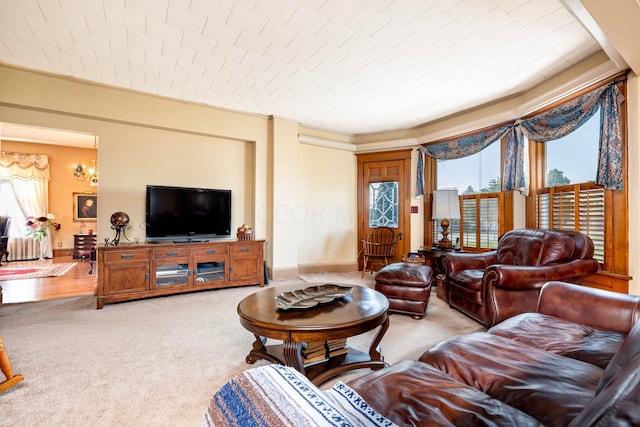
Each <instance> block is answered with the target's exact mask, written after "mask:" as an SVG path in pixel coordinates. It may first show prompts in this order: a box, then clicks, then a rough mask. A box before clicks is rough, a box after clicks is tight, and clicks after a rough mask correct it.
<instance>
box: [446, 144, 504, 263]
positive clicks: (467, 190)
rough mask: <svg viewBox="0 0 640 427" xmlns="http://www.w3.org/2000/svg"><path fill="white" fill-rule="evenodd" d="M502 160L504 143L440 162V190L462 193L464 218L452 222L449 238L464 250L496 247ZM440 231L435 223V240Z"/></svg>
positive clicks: (461, 208) (461, 202)
mask: <svg viewBox="0 0 640 427" xmlns="http://www.w3.org/2000/svg"><path fill="white" fill-rule="evenodd" d="M500 159H501V143H500V142H495V143H493V144H491V145H489V146H488V147H486V148H485V149H484V150H482V151H480V152H478V153H476V154H473V155H471V156H467V157H463V158H460V159H454V160H438V162H437V180H438V188H457V189H459V192H460V193H461V194H462V195H461V196H460V211H461V212H460V214H461V219H452V220H451V226H450V227H449V238H450V239H451V241H452V242H454V244H455V243H456V242H459V246H460V247H461V248H462V249H464V250H465V251H483V250H489V249H495V248H496V247H497V237H496V236H495V234H496V233H498V229H499V227H498V216H497V211H498V209H499V206H498V201H497V200H498V194H499V193H497V192H499V191H500V176H501V173H500V171H501V162H500ZM440 232H441V227H440V222H439V221H434V222H433V236H434V237H435V236H437V238H434V241H437V240H438V239H439V238H440ZM491 242H494V243H491ZM492 245H493V246H492Z"/></svg>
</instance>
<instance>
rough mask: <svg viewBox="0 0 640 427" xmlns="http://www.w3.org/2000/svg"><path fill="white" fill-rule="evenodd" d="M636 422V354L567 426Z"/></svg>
mask: <svg viewBox="0 0 640 427" xmlns="http://www.w3.org/2000/svg"><path fill="white" fill-rule="evenodd" d="M639 425H640V353H636V354H635V355H633V357H631V358H630V359H629V360H627V364H626V365H624V366H623V367H621V369H620V370H619V371H618V372H617V375H615V376H614V377H612V378H610V380H609V381H607V383H606V384H605V386H604V387H603V389H602V391H600V392H599V393H598V394H597V395H596V397H595V399H593V400H592V401H591V403H589V405H588V406H587V407H586V408H585V409H584V410H583V411H582V412H581V413H580V414H578V416H577V417H575V418H574V419H573V421H572V422H571V424H569V427H590V426H639Z"/></svg>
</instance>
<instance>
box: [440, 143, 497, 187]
mask: <svg viewBox="0 0 640 427" xmlns="http://www.w3.org/2000/svg"><path fill="white" fill-rule="evenodd" d="M437 171H438V188H457V189H458V190H460V193H461V194H476V193H488V192H494V191H500V171H501V161H500V142H494V143H493V144H491V145H489V146H488V147H486V148H485V149H484V150H482V151H480V152H478V153H476V154H473V155H471V156H467V157H463V158H460V159H455V160H438V163H437Z"/></svg>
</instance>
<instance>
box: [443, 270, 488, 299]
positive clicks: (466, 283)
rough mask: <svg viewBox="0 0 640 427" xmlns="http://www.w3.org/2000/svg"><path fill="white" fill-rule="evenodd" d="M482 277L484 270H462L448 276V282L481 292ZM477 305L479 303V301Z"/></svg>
mask: <svg viewBox="0 0 640 427" xmlns="http://www.w3.org/2000/svg"><path fill="white" fill-rule="evenodd" d="M483 276H484V270H462V271H456V272H453V273H451V274H449V280H451V281H452V282H454V283H455V284H457V285H458V286H463V287H465V288H467V289H472V290H474V291H476V292H480V291H482V277H483ZM478 303H480V301H479V302H478Z"/></svg>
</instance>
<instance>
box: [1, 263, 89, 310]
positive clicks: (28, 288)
mask: <svg viewBox="0 0 640 427" xmlns="http://www.w3.org/2000/svg"><path fill="white" fill-rule="evenodd" d="M43 262H44V263H49V264H58V263H65V262H77V263H78V264H77V265H76V266H75V267H73V268H72V269H71V270H69V271H68V272H67V273H65V274H64V275H62V276H59V277H45V278H41V279H21V280H6V281H0V286H1V287H2V303H3V304H6V303H16V302H29V301H43V300H49V299H56V298H66V297H73V296H79V295H94V294H95V289H96V277H97V274H96V270H97V269H94V273H93V274H88V272H89V263H88V262H86V261H85V262H80V260H77V259H72V258H71V257H58V258H54V259H48V260H46V261H12V262H9V263H4V262H3V263H2V267H6V266H8V267H11V268H19V267H29V266H31V265H42V263H43Z"/></svg>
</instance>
